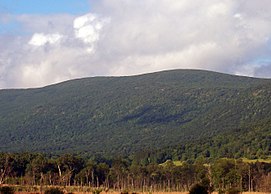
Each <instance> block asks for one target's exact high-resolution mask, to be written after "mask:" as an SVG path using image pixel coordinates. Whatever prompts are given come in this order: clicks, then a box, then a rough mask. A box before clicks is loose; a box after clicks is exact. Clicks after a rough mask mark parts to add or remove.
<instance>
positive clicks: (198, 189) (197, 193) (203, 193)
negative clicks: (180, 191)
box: [189, 184, 208, 194]
mask: <svg viewBox="0 0 271 194" xmlns="http://www.w3.org/2000/svg"><path fill="white" fill-rule="evenodd" d="M189 194H208V189H207V188H206V187H205V186H203V185H201V184H195V185H193V186H192V187H191V189H190V191H189Z"/></svg>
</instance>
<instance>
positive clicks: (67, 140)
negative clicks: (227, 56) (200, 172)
mask: <svg viewBox="0 0 271 194" xmlns="http://www.w3.org/2000/svg"><path fill="white" fill-rule="evenodd" d="M270 99H271V80H270V79H256V78H249V77H240V76H232V75H226V74H221V73H216V72H208V71H199V70H173V71H164V72H158V73H152V74H146V75H139V76H128V77H94V78H84V79H78V80H71V81H67V82H64V83H60V84H56V85H51V86H47V87H44V88H36V89H20V90H0V107H1V109H0V133H1V136H0V142H1V144H0V151H2V152H27V151H28V152H41V153H51V154H65V153H71V154H79V155H81V156H83V157H89V156H92V155H96V154H101V155H103V156H106V157H111V156H113V155H114V156H130V155H134V154H136V153H141V152H146V154H149V155H150V158H151V159H152V160H153V161H154V162H157V161H158V162H163V161H165V159H173V160H185V161H186V160H192V161H194V160H196V159H197V158H199V157H207V158H221V157H228V158H241V157H246V158H249V159H257V158H258V159H264V158H268V157H269V156H270V155H271V117H270V115H271V101H270ZM156 153H160V156H159V157H158V156H157V154H156Z"/></svg>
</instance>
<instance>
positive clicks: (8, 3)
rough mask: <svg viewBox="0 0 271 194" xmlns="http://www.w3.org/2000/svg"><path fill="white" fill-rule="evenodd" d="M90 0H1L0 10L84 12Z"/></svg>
mask: <svg viewBox="0 0 271 194" xmlns="http://www.w3.org/2000/svg"><path fill="white" fill-rule="evenodd" d="M89 8H90V5H89V1H88V0H0V11H1V12H8V13H11V14H56V13H57V14H59V13H69V14H84V13H86V12H89Z"/></svg>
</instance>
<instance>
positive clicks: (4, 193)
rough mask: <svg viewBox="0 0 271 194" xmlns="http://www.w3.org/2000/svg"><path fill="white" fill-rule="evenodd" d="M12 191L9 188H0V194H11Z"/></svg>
mask: <svg viewBox="0 0 271 194" xmlns="http://www.w3.org/2000/svg"><path fill="white" fill-rule="evenodd" d="M13 193H14V189H13V188H11V187H0V194H13Z"/></svg>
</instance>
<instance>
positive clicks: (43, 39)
mask: <svg viewBox="0 0 271 194" xmlns="http://www.w3.org/2000/svg"><path fill="white" fill-rule="evenodd" d="M62 38H63V35H61V34H58V33H56V34H43V33H35V34H34V35H33V36H32V38H31V40H30V41H29V42H28V44H31V45H34V46H43V45H45V44H47V43H49V44H55V43H58V42H59V41H60V40H61V39H62Z"/></svg>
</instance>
